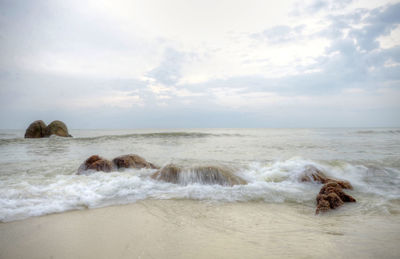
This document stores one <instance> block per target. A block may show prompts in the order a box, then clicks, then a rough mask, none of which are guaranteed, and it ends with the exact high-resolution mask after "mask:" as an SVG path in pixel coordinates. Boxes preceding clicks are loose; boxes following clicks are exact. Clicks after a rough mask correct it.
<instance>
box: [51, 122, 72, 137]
mask: <svg viewBox="0 0 400 259" xmlns="http://www.w3.org/2000/svg"><path fill="white" fill-rule="evenodd" d="M51 135H57V136H60V137H71V135H69V133H68V128H67V126H66V125H65V123H64V122H62V121H53V122H52V123H50V124H49V125H48V126H47V128H46V133H45V137H49V136H51Z"/></svg>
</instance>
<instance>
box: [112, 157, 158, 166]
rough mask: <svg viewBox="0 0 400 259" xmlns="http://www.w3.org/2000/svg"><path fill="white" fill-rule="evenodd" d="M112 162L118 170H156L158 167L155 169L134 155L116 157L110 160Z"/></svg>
mask: <svg viewBox="0 0 400 259" xmlns="http://www.w3.org/2000/svg"><path fill="white" fill-rule="evenodd" d="M112 162H113V163H114V165H115V166H116V167H117V168H118V169H119V168H137V169H141V168H152V169H158V167H156V166H155V165H153V164H152V163H149V162H147V161H146V160H145V159H144V158H143V157H140V156H138V155H134V154H130V155H123V156H119V157H116V158H114V159H113V160H112Z"/></svg>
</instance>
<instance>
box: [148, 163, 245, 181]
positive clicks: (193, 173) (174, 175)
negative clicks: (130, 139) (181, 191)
mask: <svg viewBox="0 0 400 259" xmlns="http://www.w3.org/2000/svg"><path fill="white" fill-rule="evenodd" d="M151 177H152V178H153V179H156V180H162V181H166V182H171V183H179V184H183V185H187V184H193V183H200V184H219V185H224V186H233V185H240V184H247V182H246V181H245V180H243V179H242V178H240V177H239V176H236V175H234V174H233V173H232V172H231V171H229V170H228V169H226V168H221V167H216V166H200V167H194V168H189V169H185V170H183V169H181V168H179V167H177V166H175V165H167V166H165V167H163V168H162V169H161V170H159V171H157V172H155V173H154V174H153V175H152V176H151Z"/></svg>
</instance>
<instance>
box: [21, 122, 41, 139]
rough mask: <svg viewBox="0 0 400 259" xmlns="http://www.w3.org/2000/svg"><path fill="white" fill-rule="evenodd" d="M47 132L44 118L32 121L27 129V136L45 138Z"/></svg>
mask: <svg viewBox="0 0 400 259" xmlns="http://www.w3.org/2000/svg"><path fill="white" fill-rule="evenodd" d="M45 134H46V123H44V122H43V121H42V120H37V121H34V122H32V123H31V124H30V125H29V127H28V128H27V129H26V131H25V138H43V137H44V136H45Z"/></svg>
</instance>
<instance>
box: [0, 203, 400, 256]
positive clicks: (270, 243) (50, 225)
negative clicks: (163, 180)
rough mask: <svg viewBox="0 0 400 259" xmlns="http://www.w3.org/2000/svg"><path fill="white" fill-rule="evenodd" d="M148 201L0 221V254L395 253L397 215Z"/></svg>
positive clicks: (399, 226) (284, 206) (398, 251)
mask: <svg viewBox="0 0 400 259" xmlns="http://www.w3.org/2000/svg"><path fill="white" fill-rule="evenodd" d="M343 210H344V211H345V212H344V213H343V212H342V213H337V212H333V213H327V214H325V215H323V216H315V215H314V213H313V212H314V208H312V207H306V206H301V205H287V204H265V203H257V202H253V203H208V202H199V201H190V200H179V201H177V200H147V201H142V202H138V203H135V204H130V205H122V206H113V207H106V208H99V209H88V210H82V211H71V212H66V213H62V214H52V215H47V216H42V217H35V218H29V219H26V220H22V221H14V222H9V223H1V224H0V233H1V234H0V258H281V257H293V258H321V257H327V256H329V257H333V258H396V257H397V258H398V256H399V255H400V248H399V246H398V244H399V243H400V217H399V216H398V215H391V216H388V215H386V216H373V215H358V216H354V217H352V216H350V215H344V214H346V208H344V209H343Z"/></svg>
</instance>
